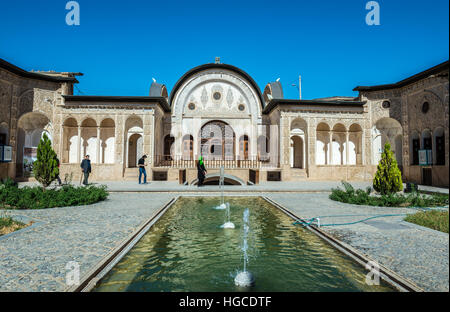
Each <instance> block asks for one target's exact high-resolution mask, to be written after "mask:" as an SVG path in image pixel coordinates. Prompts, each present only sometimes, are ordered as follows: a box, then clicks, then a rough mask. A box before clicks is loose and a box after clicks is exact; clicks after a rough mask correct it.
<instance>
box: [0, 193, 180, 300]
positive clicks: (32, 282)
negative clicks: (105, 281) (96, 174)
mask: <svg viewBox="0 0 450 312" xmlns="http://www.w3.org/2000/svg"><path fill="white" fill-rule="evenodd" d="M172 197H173V196H171V195H169V194H159V195H155V194H126V193H124V194H111V195H110V197H109V199H108V200H106V201H104V202H101V203H97V204H94V205H91V206H80V207H69V208H54V209H44V210H21V211H18V210H15V211H8V212H7V214H9V215H12V216H22V218H23V216H26V217H28V218H31V219H33V220H35V221H37V224H35V225H34V226H33V227H31V228H27V229H25V230H22V231H20V232H15V233H12V235H8V236H6V237H0V291H62V290H64V289H65V288H66V287H67V286H66V284H65V276H66V273H67V271H66V265H67V263H68V262H69V261H76V262H78V263H79V264H80V273H81V276H83V274H85V273H86V272H87V271H88V270H89V269H91V268H92V267H93V266H94V265H95V264H97V263H98V262H99V261H100V260H101V259H102V258H103V257H104V256H106V255H107V254H108V253H109V252H110V251H111V250H112V249H114V248H115V247H116V246H117V244H118V243H119V242H121V241H122V240H123V239H125V238H126V237H127V236H128V235H130V234H131V233H132V232H133V231H134V230H135V229H136V228H137V227H138V226H139V225H140V224H141V223H142V222H144V221H145V220H146V219H148V218H149V217H150V216H151V215H152V214H153V213H154V212H155V211H156V210H157V209H158V208H160V207H161V206H162V205H163V204H164V203H166V202H168V201H169V200H170V199H171V198H172Z"/></svg>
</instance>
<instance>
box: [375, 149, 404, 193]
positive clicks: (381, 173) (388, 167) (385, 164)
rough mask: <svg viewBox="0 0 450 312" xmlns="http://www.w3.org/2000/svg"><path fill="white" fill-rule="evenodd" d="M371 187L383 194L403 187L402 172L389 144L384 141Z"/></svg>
mask: <svg viewBox="0 0 450 312" xmlns="http://www.w3.org/2000/svg"><path fill="white" fill-rule="evenodd" d="M373 188H374V189H375V190H376V191H377V192H378V193H381V194H383V195H385V194H391V193H396V192H400V191H401V190H402V189H403V182H402V173H401V172H400V169H398V166H397V161H396V160H395V157H394V154H393V153H392V151H391V145H390V144H389V143H386V144H385V145H384V151H383V154H382V155H381V160H380V163H379V164H378V167H377V172H376V174H375V178H374V179H373Z"/></svg>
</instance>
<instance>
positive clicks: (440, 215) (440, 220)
mask: <svg viewBox="0 0 450 312" xmlns="http://www.w3.org/2000/svg"><path fill="white" fill-rule="evenodd" d="M405 221H407V222H411V223H414V224H417V225H421V226H425V227H427V228H430V229H433V230H436V231H441V232H444V233H448V222H449V214H448V211H438V210H431V211H421V212H418V213H415V214H412V215H409V216H407V217H406V218H405Z"/></svg>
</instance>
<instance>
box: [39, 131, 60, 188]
mask: <svg viewBox="0 0 450 312" xmlns="http://www.w3.org/2000/svg"><path fill="white" fill-rule="evenodd" d="M33 172H34V177H35V178H36V180H38V181H39V183H41V184H42V186H43V187H44V189H45V188H46V187H47V186H49V185H50V184H51V183H52V182H53V181H54V180H55V179H56V176H57V175H59V168H58V161H57V157H56V153H55V151H54V150H53V148H52V142H51V141H50V140H49V138H48V137H47V134H45V133H44V135H43V136H42V139H41V141H40V142H39V145H38V148H37V160H36V161H35V162H34V164H33Z"/></svg>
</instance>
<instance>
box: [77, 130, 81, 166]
mask: <svg viewBox="0 0 450 312" xmlns="http://www.w3.org/2000/svg"><path fill="white" fill-rule="evenodd" d="M77 139H78V143H77V145H78V146H77V148H78V151H77V162H78V163H80V162H81V126H78V138H77Z"/></svg>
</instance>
